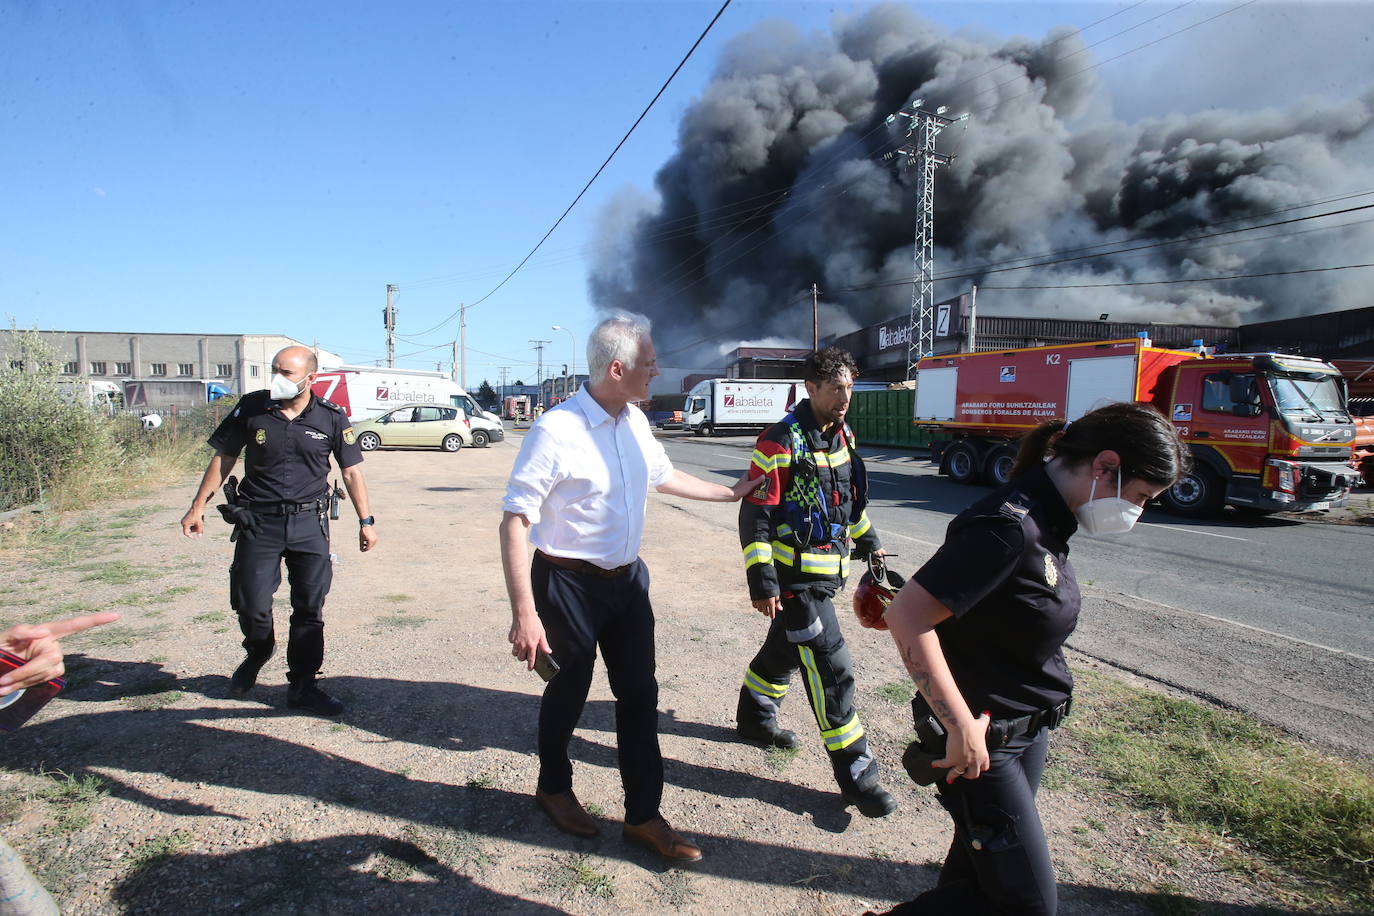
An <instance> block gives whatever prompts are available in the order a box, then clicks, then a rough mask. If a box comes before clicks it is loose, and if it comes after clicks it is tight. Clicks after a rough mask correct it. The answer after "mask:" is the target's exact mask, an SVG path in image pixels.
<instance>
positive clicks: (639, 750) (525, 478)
mask: <svg viewBox="0 0 1374 916" xmlns="http://www.w3.org/2000/svg"><path fill="white" fill-rule="evenodd" d="M587 364H588V369H589V373H590V377H591V381H590V382H589V383H588V384H587V385H586V386H584V387H583V388H582V389H581V390H579V391H578V392H577V393H576V394H575V395H573V396H572V397H571V398H569V399H567V400H566V401H564V402H563V403H561V404H559V405H558V406H556V407H554V408H551V409H550V410H548V411H547V412H546V413H545V414H544V415H543V417H542V418H541V419H540V420H539V422H538V423H537V424H535V426H534V427H533V428H532V429H531V430H530V431H529V433H528V434H527V435H526V436H525V442H524V444H523V445H522V446H521V448H520V455H519V457H517V458H516V460H515V467H514V469H513V470H512V471H511V476H510V482H509V484H508V485H507V488H506V496H505V500H504V501H503V503H502V508H503V509H504V510H505V512H504V515H503V517H502V520H501V560H502V564H503V566H504V568H505V573H506V589H507V591H508V592H509V593H510V602H511V616H512V622H511V628H510V641H511V644H512V649H511V654H512V655H514V656H515V657H516V658H517V659H519V660H520V661H523V662H525V663H526V664H527V665H528V666H529V667H530V668H533V667H534V666H535V661H536V657H537V656H538V655H540V654H544V655H548V656H551V657H552V658H553V660H554V662H555V663H556V664H557V665H558V666H559V671H558V673H557V674H555V675H554V676H553V678H552V679H551V680H550V681H549V683H548V685H547V686H546V687H545V688H544V697H543V700H542V701H541V702H540V706H539V784H538V786H537V788H536V791H535V800H536V801H537V802H538V803H539V806H540V807H541V808H542V809H543V810H544V811H545V813H547V814H548V815H549V817H550V818H551V819H552V820H553V822H554V824H555V825H556V826H557V827H558V828H559V829H560V830H563V831H565V832H567V833H571V834H574V835H576V836H588V837H589V836H595V835H596V833H597V832H598V828H597V824H596V821H595V820H593V819H592V818H591V816H590V815H588V814H587V812H586V811H585V810H584V809H583V808H582V805H581V804H580V803H579V802H578V800H577V796H575V795H574V794H573V791H572V762H571V760H569V758H568V743H569V741H570V740H571V739H572V733H573V729H574V728H575V727H576V726H577V720H578V718H579V717H580V716H581V714H582V707H583V705H584V704H585V703H586V701H587V691H588V690H589V689H590V687H591V681H592V665H593V662H594V661H595V659H596V650H597V647H598V646H599V647H600V649H601V656H602V658H603V659H604V660H605V663H606V673H607V677H608V678H609V680H610V685H611V692H612V693H613V694H615V707H616V708H615V721H616V745H617V751H618V754H619V758H620V776H621V781H622V783H623V785H624V788H625V826H624V836H625V838H626V839H628V840H631V841H634V842H637V843H639V844H641V845H644V846H647V847H649V848H650V849H653V850H655V851H657V852H659V853H660V854H662V855H663V856H665V857H667V858H670V859H676V860H681V861H695V860H697V859H700V858H701V850H700V849H699V848H698V847H697V846H696V844H695V843H692V842H691V841H690V840H688V839H686V838H685V837H683V836H682V835H681V834H679V833H677V831H675V830H673V829H672V827H670V826H669V825H668V822H667V821H665V820H664V819H663V817H662V815H661V814H660V812H659V802H660V800H661V799H662V796H663V758H662V756H661V754H660V752H659V746H658V681H657V680H656V678H655V676H654V614H653V608H652V606H651V605H650V603H649V573H648V570H647V569H646V568H645V566H644V563H643V561H641V560H640V559H639V542H640V538H641V536H642V535H643V533H644V510H645V503H646V500H647V497H648V493H649V489H650V488H651V487H652V488H654V489H656V490H658V492H660V493H666V494H668V495H670V496H683V497H686V498H688V499H701V500H708V501H713V502H732V501H735V500H738V499H740V498H741V497H742V496H743V495H744V494H745V493H747V492H748V491H749V489H750V488H751V483H750V481H748V480H747V479H745V478H741V479H740V481H739V482H738V483H737V484H736V485H735V486H734V487H733V488H731V487H725V486H721V485H720V484H714V483H707V482H706V481H704V480H701V479H699V478H696V477H693V476H692V475H690V474H687V473H684V472H683V471H679V470H677V469H675V468H674V467H673V465H672V462H670V461H669V460H668V455H667V454H666V453H665V452H664V450H663V446H662V445H661V444H660V443H659V442H658V440H656V439H655V438H654V436H653V433H652V431H651V430H650V428H649V422H648V420H647V419H646V418H645V416H644V413H643V412H642V411H641V410H639V408H637V407H635V406H634V405H633V404H632V403H631V402H632V401H639V400H644V399H646V398H647V397H648V396H649V382H650V381H651V380H652V379H653V378H654V376H656V375H658V364H657V357H656V356H655V355H654V345H653V342H652V341H651V340H650V339H649V321H648V319H647V318H645V317H643V316H642V315H635V314H618V315H615V316H614V317H611V318H608V319H606V320H605V321H602V322H601V323H600V324H598V325H597V326H596V328H595V329H594V330H593V331H592V333H591V336H590V339H589V340H588V342H587ZM756 483H757V482H756V481H755V482H754V484H756ZM527 543H533V545H534V548H535V551H534V560H533V562H532V563H531V561H530V560H529V558H528V553H527V549H526V545H527Z"/></svg>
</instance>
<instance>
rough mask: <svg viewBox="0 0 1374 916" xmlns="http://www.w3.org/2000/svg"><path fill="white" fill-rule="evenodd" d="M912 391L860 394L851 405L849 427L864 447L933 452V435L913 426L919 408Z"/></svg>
mask: <svg viewBox="0 0 1374 916" xmlns="http://www.w3.org/2000/svg"><path fill="white" fill-rule="evenodd" d="M915 398H916V392H915V390H913V389H911V388H894V389H889V390H887V391H856V392H854V398H853V400H852V401H851V402H850V405H849V426H850V428H851V429H853V430H854V435H855V436H857V437H858V439H859V444H861V445H888V446H897V447H899V448H929V447H930V433H929V432H928V431H926V430H921V429H917V428H916V427H914V426H912V425H911V417H912V416H913V414H914V413H915V408H916V402H915Z"/></svg>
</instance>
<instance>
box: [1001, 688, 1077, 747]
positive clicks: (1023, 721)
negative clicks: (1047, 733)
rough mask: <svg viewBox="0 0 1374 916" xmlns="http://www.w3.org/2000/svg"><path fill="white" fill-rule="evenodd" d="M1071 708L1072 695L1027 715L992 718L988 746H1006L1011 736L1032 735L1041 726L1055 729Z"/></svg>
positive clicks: (1062, 722)
mask: <svg viewBox="0 0 1374 916" xmlns="http://www.w3.org/2000/svg"><path fill="white" fill-rule="evenodd" d="M1072 709H1073V697H1069V698H1068V699H1067V700H1065V701H1064V702H1062V703H1060V704H1059V705H1058V706H1051V707H1050V708H1049V709H1040V710H1037V711H1035V712H1033V713H1030V714H1029V715H1025V716H1018V717H1017V718H1015V719H993V720H992V724H991V725H989V726H988V747H989V748H999V747H1006V746H1007V743H1008V742H1009V741H1011V740H1012V739H1013V738H1019V737H1021V736H1022V735H1033V734H1035V733H1036V732H1038V731H1040V729H1042V728H1048V729H1051V730H1053V729H1056V728H1058V727H1059V726H1061V725H1063V724H1064V720H1065V719H1067V718H1068V717H1069V711H1070V710H1072Z"/></svg>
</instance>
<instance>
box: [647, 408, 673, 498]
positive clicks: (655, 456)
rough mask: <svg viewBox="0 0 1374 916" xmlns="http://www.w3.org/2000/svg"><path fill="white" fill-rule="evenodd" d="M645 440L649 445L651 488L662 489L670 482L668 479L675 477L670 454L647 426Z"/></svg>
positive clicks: (648, 457)
mask: <svg viewBox="0 0 1374 916" xmlns="http://www.w3.org/2000/svg"><path fill="white" fill-rule="evenodd" d="M645 438H646V439H647V440H648V443H649V444H648V445H647V448H646V452H645V456H644V457H645V458H647V459H648V462H649V487H650V489H653V488H655V487H661V486H663V485H664V484H665V483H667V482H668V478H669V477H672V476H673V462H672V460H671V459H669V458H668V453H667V452H666V451H664V450H663V443H662V442H659V441H658V439H656V438H655V437H654V434H653V432H652V431H650V430H649V429H648V424H647V422H646V424H645Z"/></svg>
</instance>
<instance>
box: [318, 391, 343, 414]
mask: <svg viewBox="0 0 1374 916" xmlns="http://www.w3.org/2000/svg"><path fill="white" fill-rule="evenodd" d="M315 400H316V401H319V402H320V403H321V404H323V405H324V406H325V407H328V408H329V409H330V410H332V411H335V412H336V413H343V408H342V407H340V406H339V405H338V404H335V403H334V402H333V401H331V400H329V399H328V398H322V397H320V396H319V395H315Z"/></svg>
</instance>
